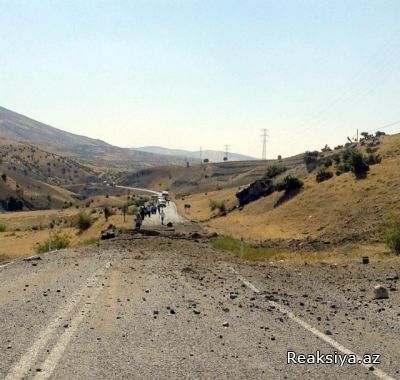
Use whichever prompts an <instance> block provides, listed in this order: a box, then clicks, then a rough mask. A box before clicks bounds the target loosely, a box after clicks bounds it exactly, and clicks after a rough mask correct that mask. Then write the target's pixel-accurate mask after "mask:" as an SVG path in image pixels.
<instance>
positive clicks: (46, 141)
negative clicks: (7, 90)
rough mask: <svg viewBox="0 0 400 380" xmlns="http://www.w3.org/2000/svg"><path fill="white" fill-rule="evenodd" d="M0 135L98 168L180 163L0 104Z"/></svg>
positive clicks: (179, 160)
mask: <svg viewBox="0 0 400 380" xmlns="http://www.w3.org/2000/svg"><path fill="white" fill-rule="evenodd" d="M0 137H2V138H3V139H12V140H17V141H24V142H28V143H30V144H34V145H36V146H39V147H41V148H42V149H43V150H46V151H52V152H55V153H58V154H62V155H65V156H75V157H77V158H79V159H80V160H82V161H83V162H85V163H88V164H90V165H94V166H98V167H102V168H110V167H111V168H125V169H126V168H129V169H134V170H139V169H143V168H147V167H151V166H156V165H161V164H162V165H165V164H169V165H173V164H184V163H185V162H186V160H185V159H184V158H182V157H175V156H171V155H160V154H153V153H147V152H140V151H136V150H134V149H124V148H119V147H116V146H113V145H110V144H107V143H106V142H104V141H101V140H96V139H92V138H89V137H85V136H80V135H76V134H73V133H69V132H65V131H62V130H60V129H57V128H53V127H51V126H49V125H46V124H43V123H40V122H38V121H35V120H33V119H30V118H28V117H26V116H23V115H20V114H18V113H15V112H13V111H10V110H8V109H6V108H3V107H0Z"/></svg>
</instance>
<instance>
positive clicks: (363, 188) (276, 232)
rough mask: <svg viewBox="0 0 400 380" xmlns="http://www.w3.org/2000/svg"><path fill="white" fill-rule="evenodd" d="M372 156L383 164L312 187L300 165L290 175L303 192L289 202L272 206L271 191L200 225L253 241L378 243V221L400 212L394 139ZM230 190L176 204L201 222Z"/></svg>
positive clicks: (398, 147)
mask: <svg viewBox="0 0 400 380" xmlns="http://www.w3.org/2000/svg"><path fill="white" fill-rule="evenodd" d="M360 148H361V149H362V150H364V151H365V148H364V147H360ZM377 152H378V153H379V154H380V155H381V156H382V158H383V161H382V163H381V164H377V165H374V166H371V167H370V171H369V172H368V175H367V177H366V178H365V179H356V178H355V176H354V174H353V173H351V172H349V173H344V174H342V175H340V176H336V175H334V176H333V177H332V178H331V179H329V180H327V181H324V182H321V183H318V182H317V181H316V180H315V177H316V172H317V171H313V172H311V173H308V172H307V170H305V166H304V165H299V166H298V167H297V169H296V171H297V175H298V176H299V177H300V178H301V179H302V180H303V181H304V188H303V189H302V190H301V192H300V193H299V194H298V195H297V196H295V197H294V198H292V199H290V200H289V201H287V202H285V203H283V204H281V205H280V206H278V207H276V203H277V200H278V199H279V197H280V196H281V195H282V193H279V192H275V193H273V194H272V195H270V196H268V197H265V198H261V199H259V200H257V201H255V202H252V203H250V204H248V205H246V206H245V207H244V208H243V209H241V210H240V209H235V210H234V211H233V212H231V213H228V215H227V216H222V217H216V218H213V219H211V220H208V221H207V222H205V223H204V224H205V226H206V227H207V228H209V229H210V230H213V231H217V232H219V233H223V234H230V235H232V236H234V237H237V238H240V237H243V238H245V239H248V240H253V241H264V240H268V239H299V240H301V241H312V240H315V239H317V240H319V241H321V242H322V243H323V242H326V243H328V242H329V243H335V242H338V243H340V242H346V241H348V242H351V241H358V242H362V241H369V242H371V241H375V240H379V239H380V233H379V232H380V228H381V226H382V223H384V221H385V220H386V218H387V217H388V216H389V215H390V214H391V213H398V212H400V192H399V191H398V189H399V188H400V176H399V173H400V171H399V170H400V169H399V168H400V135H394V136H385V137H382V138H381V144H380V145H379V146H378V151H377ZM329 155H330V154H327V156H329ZM329 170H332V169H329ZM333 171H334V170H333ZM236 191H237V189H236V188H232V189H230V190H229V189H224V190H221V191H217V192H215V193H207V194H205V193H200V194H194V195H191V196H186V197H185V200H184V201H180V202H179V203H180V204H181V205H182V204H183V203H190V204H192V210H191V215H192V217H193V218H194V219H198V220H199V219H200V220H205V219H208V218H210V217H212V216H213V215H215V214H216V213H215V211H214V212H212V211H211V210H210V200H211V199H213V200H225V201H226V202H227V204H229V202H231V203H232V200H233V199H234V193H235V192H236Z"/></svg>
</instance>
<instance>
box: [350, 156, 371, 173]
mask: <svg viewBox="0 0 400 380" xmlns="http://www.w3.org/2000/svg"><path fill="white" fill-rule="evenodd" d="M350 163H351V171H352V172H353V173H354V174H355V175H356V177H362V176H364V175H366V174H367V172H368V170H369V166H368V164H367V163H366V160H365V157H364V156H363V154H362V153H360V152H358V151H353V152H352V154H351V157H350Z"/></svg>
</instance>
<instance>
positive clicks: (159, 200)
mask: <svg viewBox="0 0 400 380" xmlns="http://www.w3.org/2000/svg"><path fill="white" fill-rule="evenodd" d="M158 204H159V205H163V206H166V204H167V201H166V200H165V198H163V197H159V198H158Z"/></svg>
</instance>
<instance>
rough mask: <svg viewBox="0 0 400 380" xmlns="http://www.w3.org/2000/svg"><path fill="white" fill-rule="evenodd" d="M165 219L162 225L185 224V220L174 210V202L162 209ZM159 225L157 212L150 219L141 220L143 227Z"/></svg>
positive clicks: (159, 219) (159, 217) (159, 218)
mask: <svg viewBox="0 0 400 380" xmlns="http://www.w3.org/2000/svg"><path fill="white" fill-rule="evenodd" d="M163 211H164V214H165V217H164V225H166V224H168V223H169V222H171V223H172V224H174V225H175V224H183V223H187V220H186V219H184V218H183V217H182V216H180V215H179V214H178V211H177V209H176V205H175V203H174V202H169V203H168V205H167V206H166V207H164V208H163ZM160 225H161V216H160V214H159V213H158V212H157V214H152V215H151V217H150V218H149V217H145V218H144V220H143V227H145V228H146V227H150V226H160Z"/></svg>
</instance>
